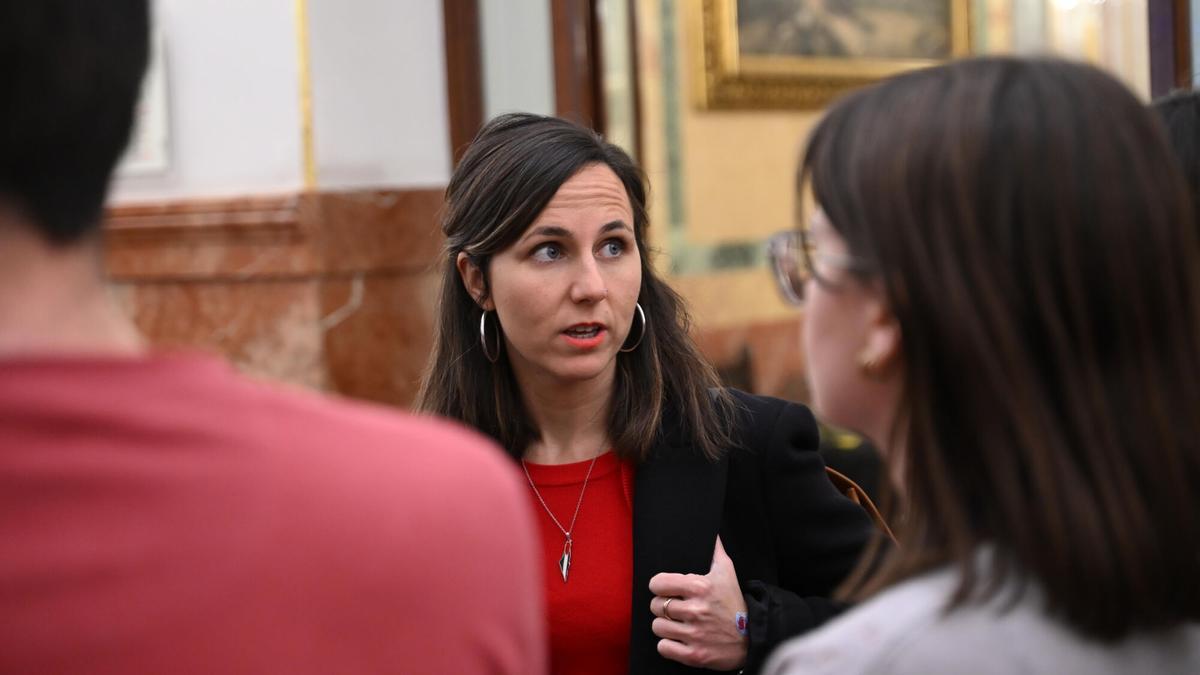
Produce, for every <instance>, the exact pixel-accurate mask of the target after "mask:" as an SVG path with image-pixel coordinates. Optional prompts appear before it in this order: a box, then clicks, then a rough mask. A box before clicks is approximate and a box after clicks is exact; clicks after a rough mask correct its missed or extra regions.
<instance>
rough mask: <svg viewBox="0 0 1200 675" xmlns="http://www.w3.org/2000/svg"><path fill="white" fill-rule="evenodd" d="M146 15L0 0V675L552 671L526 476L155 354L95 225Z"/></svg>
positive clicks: (140, 65)
mask: <svg viewBox="0 0 1200 675" xmlns="http://www.w3.org/2000/svg"><path fill="white" fill-rule="evenodd" d="M148 30H149V9H148V3H147V2H146V0H106V1H105V2H102V3H101V2H89V1H85V0H38V1H37V2H26V1H22V0H0V82H3V83H4V85H5V91H4V92H3V95H2V96H0V541H3V542H4V543H3V551H4V552H3V554H2V555H0V672H6V673H25V674H36V673H77V672H87V673H123V674H138V673H156V674H157V673H291V674H296V673H313V674H316V673H334V672H343V673H392V672H428V673H512V674H517V673H521V674H524V673H543V672H545V659H546V656H545V648H546V647H545V638H544V636H543V631H544V627H543V626H542V620H541V616H540V613H539V611H540V606H541V597H540V593H541V583H540V579H539V578H538V576H537V573H536V571H535V570H536V567H535V564H534V559H533V555H534V550H535V549H534V546H535V539H534V529H533V528H534V521H533V520H532V515H531V514H530V512H529V505H528V503H527V499H526V497H525V495H524V493H523V492H522V489H523V488H522V485H521V483H519V482H518V476H517V472H516V471H515V470H514V468H513V467H512V466H511V463H509V462H507V461H506V460H505V459H504V458H503V457H502V456H501V454H500V453H499V452H498V451H497V450H496V449H495V448H494V447H492V446H491V444H490V443H489V442H487V441H485V440H483V439H482V438H481V437H479V436H477V435H476V434H474V433H473V432H470V431H466V430H463V429H459V428H455V427H451V426H449V425H448V424H446V423H441V422H435V421H432V420H419V419H415V418H411V417H406V416H402V415H399V414H396V413H393V412H389V411H386V410H384V409H382V408H376V407H371V406H367V405H356V404H350V403H342V402H333V401H328V400H324V399H322V398H320V397H318V396H315V395H310V394H303V393H298V392H285V391H282V390H279V389H276V388H274V387H271V386H267V385H263V384H258V383H253V382H250V381H247V380H245V379H243V378H241V377H239V376H237V375H236V374H234V373H233V372H232V371H231V370H230V369H229V368H228V367H226V366H225V365H224V364H222V363H221V362H219V361H216V360H213V359H210V358H207V357H200V356H192V355H184V354H176V355H161V354H155V353H152V352H151V351H149V350H148V349H147V347H146V345H145V344H144V343H143V341H142V339H141V338H140V337H139V335H138V333H137V331H136V330H135V329H134V328H133V326H132V325H131V324H130V322H129V321H128V320H127V319H126V318H125V317H124V316H123V315H122V313H121V312H120V311H119V310H118V309H117V308H116V307H115V306H114V305H113V304H112V302H111V301H110V300H109V298H108V296H107V292H106V289H105V284H104V281H103V276H102V275H103V270H102V264H101V249H100V236H99V229H100V228H99V223H100V220H101V212H102V206H103V203H104V200H105V194H106V191H107V187H108V183H109V180H110V178H111V174H112V170H113V167H114V165H115V163H116V161H117V159H118V157H119V156H120V154H121V152H122V150H123V149H124V147H125V144H126V141H127V140H128V137H129V133H130V127H131V125H132V121H133V111H134V105H135V102H136V99H137V96H138V91H139V85H140V82H141V77H142V73H143V71H144V69H145V65H146V59H147V41H148V40H147V34H148Z"/></svg>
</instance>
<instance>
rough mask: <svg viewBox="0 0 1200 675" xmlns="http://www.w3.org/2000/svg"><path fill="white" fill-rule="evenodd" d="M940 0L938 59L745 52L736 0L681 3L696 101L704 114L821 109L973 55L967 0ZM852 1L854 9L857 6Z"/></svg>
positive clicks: (781, 0) (798, 0)
mask: <svg viewBox="0 0 1200 675" xmlns="http://www.w3.org/2000/svg"><path fill="white" fill-rule="evenodd" d="M746 1H749V2H752V3H757V4H758V6H761V5H762V3H763V0H743V2H746ZM769 1H770V2H773V4H774V6H775V7H778V6H779V5H786V4H787V1H785V0H769ZM791 1H793V2H795V5H796V7H797V8H798V9H801V10H804V9H807V8H808V7H810V6H811V5H810V4H809V3H805V2H804V1H803V0H791ZM937 1H940V2H944V3H945V5H946V15H947V18H948V22H949V25H948V26H946V28H945V30H946V33H947V34H948V37H949V45H948V49H946V48H945V47H944V46H943V47H942V49H943V50H944V52H946V53H944V54H943V55H942V57H941V58H929V57H928V54H926V55H924V57H918V56H913V55H899V56H894V55H889V56H888V57H886V58H881V57H878V56H812V55H803V56H802V55H795V54H770V53H766V54H762V53H760V54H753V53H744V51H743V50H742V49H741V45H740V40H741V38H742V36H741V34H740V30H741V29H740V27H739V23H738V0H684V2H685V3H686V5H687V7H688V10H689V16H688V22H689V26H688V28H689V32H690V37H691V38H693V39H692V42H693V45H694V46H695V47H696V48H695V49H693V54H694V59H693V64H694V67H693V69H692V70H693V72H692V82H693V87H692V89H693V93H694V96H693V98H694V102H695V104H696V105H697V106H698V107H699V108H701V109H726V110H728V109H813V108H821V107H824V106H825V105H827V104H828V103H829V101H830V100H832V99H833V98H834V97H836V96H837V95H839V94H841V93H843V92H845V91H847V90H849V89H853V88H855V87H860V86H863V85H865V84H870V83H871V82H874V81H876V80H879V79H881V78H884V77H889V76H891V75H895V74H897V73H901V72H904V71H907V70H912V69H915V68H922V67H927V66H931V65H936V64H938V63H942V62H944V61H946V60H947V59H949V58H958V57H962V56H967V55H969V54H970V29H969V26H970V9H971V8H970V0H930V2H937ZM848 4H849V5H850V6H851V7H853V5H854V4H855V3H854V2H850V3H848ZM862 4H863V5H864V6H871V7H874V8H875V11H876V12H884V11H891V12H893V13H895V12H896V11H897V10H896V9H895V7H896V6H899V5H900V3H896V5H893V6H892V7H881V5H883V3H881V2H880V1H879V0H875V1H871V0H866V1H865V2H863V3H862ZM841 5H842V6H845V5H847V3H846V2H842V3H841ZM850 11H855V10H854V9H851V10H850ZM864 11H866V10H864ZM838 18H839V19H841V18H842V17H838ZM827 32H830V33H832V31H827ZM943 37H945V36H943ZM941 44H943V45H944V41H943V43H941ZM839 46H840V45H839Z"/></svg>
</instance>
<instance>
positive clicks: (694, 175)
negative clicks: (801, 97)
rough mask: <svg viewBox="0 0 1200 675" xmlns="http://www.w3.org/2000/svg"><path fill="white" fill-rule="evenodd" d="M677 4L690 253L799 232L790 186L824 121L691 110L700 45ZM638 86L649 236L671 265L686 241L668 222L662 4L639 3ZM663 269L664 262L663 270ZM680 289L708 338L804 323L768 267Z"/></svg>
mask: <svg viewBox="0 0 1200 675" xmlns="http://www.w3.org/2000/svg"><path fill="white" fill-rule="evenodd" d="M689 1H692V0H681V1H679V2H676V3H675V7H676V12H675V16H674V17H672V19H673V21H674V24H675V30H676V36H677V39H676V49H675V54H674V58H675V62H676V67H677V82H676V87H675V93H676V95H677V100H678V112H679V116H678V124H679V133H680V139H681V148H680V150H681V164H680V180H681V186H682V193H683V207H684V223H683V228H682V235H683V239H684V241H685V242H686V244H685V245H714V244H720V243H729V242H739V241H746V240H750V239H754V240H760V241H761V240H765V239H766V238H767V237H768V236H769V235H770V234H771V233H773V232H776V231H778V230H781V229H784V228H787V227H791V226H792V224H793V219H792V212H793V198H792V182H793V176H794V173H795V168H796V162H797V159H798V155H799V151H800V149H801V148H802V147H803V141H804V138H805V137H806V135H807V134H808V132H809V131H810V129H811V128H812V126H813V124H814V123H815V121H816V119H817V118H818V113H813V112H802V111H795V112H792V111H783V112H780V111H762V112H759V111H736V112H729V111H704V110H699V109H697V108H696V106H695V105H694V104H693V103H692V91H691V86H693V85H692V80H691V77H692V73H693V70H692V66H693V58H692V57H693V54H692V53H691V51H690V50H692V49H695V48H696V47H697V46H698V45H697V42H696V40H697V39H698V36H696V35H694V34H691V33H690V32H689V30H688V28H689V26H687V25H686V23H687V22H686V19H685V16H684V14H685V12H684V11H683V9H684V7H683V5H684V3H685V2H689ZM637 4H638V11H639V15H638V29H639V30H638V33H639V35H638V39H639V45H638V46H639V56H640V59H639V60H640V63H639V68H640V70H639V77H640V79H641V92H642V125H643V126H642V138H643V143H642V153H641V154H642V162H643V166H644V167H645V169H646V171H647V174H648V176H649V179H650V183H651V223H652V227H651V230H652V232H653V235H652V236H653V237H654V242H655V245H657V246H658V247H660V248H661V249H662V250H663V252H664V253H665V254H666V255H667V256H670V255H671V254H672V253H678V251H677V250H673V249H676V248H677V247H678V242H672V241H670V238H669V237H668V236H667V232H668V230H669V224H670V218H669V213H668V205H667V201H668V192H669V181H670V175H669V171H668V169H667V166H668V165H667V156H666V134H665V132H664V129H665V127H666V123H667V120H666V119H665V114H666V110H665V104H666V101H665V95H664V91H663V87H664V73H663V58H662V57H663V54H662V51H661V50H662V28H663V26H662V22H661V17H660V12H661V3H660V2H639V3H637ZM660 262H665V261H660ZM671 281H672V284H673V285H674V286H675V288H676V289H678V290H679V291H680V292H682V293H683V294H684V295H685V297H687V299H688V300H689V302H690V303H691V306H692V310H693V312H694V315H695V317H696V319H697V323H698V326H699V328H700V329H701V330H707V329H721V328H729V327H734V326H741V325H746V324H753V323H760V322H778V321H781V320H788V319H790V318H795V317H796V316H797V314H796V312H795V310H794V309H792V308H790V307H788V306H786V305H785V304H784V303H783V302H782V301H781V300H780V299H779V298H778V297H777V294H776V292H775V290H774V286H773V281H772V278H771V276H770V274H769V272H768V270H767V269H766V268H765V267H762V266H759V267H756V268H753V269H741V270H733V271H718V272H701V273H692V272H688V273H684V274H680V275H676V276H673V277H672V279H671Z"/></svg>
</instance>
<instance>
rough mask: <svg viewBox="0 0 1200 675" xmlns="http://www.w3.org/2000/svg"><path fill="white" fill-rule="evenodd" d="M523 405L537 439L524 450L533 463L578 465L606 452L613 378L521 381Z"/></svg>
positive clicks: (526, 457) (609, 376)
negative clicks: (568, 381)
mask: <svg viewBox="0 0 1200 675" xmlns="http://www.w3.org/2000/svg"><path fill="white" fill-rule="evenodd" d="M518 380H519V381H521V380H524V381H521V382H520V384H521V391H522V394H523V396H524V400H525V406H526V409H527V410H528V412H529V415H530V416H531V417H532V418H533V421H534V423H535V424H537V427H538V429H539V430H540V431H541V438H540V439H539V440H537V441H535V442H534V443H533V444H531V445H530V446H529V447H528V448H526V450H525V455H524V457H525V459H526V460H528V461H530V462H533V463H535V464H569V463H571V462H582V461H584V460H588V459H591V458H593V457H596V456H597V455H600V454H603V453H604V452H606V451H607V450H609V449H610V448H609V445H610V440H609V438H608V414H609V407H610V404H611V402H612V391H613V376H612V373H609V374H608V376H607V377H597V378H593V379H591V380H584V381H578V382H570V383H561V382H553V381H546V380H542V379H540V378H521V377H519V376H518Z"/></svg>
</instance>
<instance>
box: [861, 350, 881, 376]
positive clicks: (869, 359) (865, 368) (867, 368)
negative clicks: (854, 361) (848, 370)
mask: <svg viewBox="0 0 1200 675" xmlns="http://www.w3.org/2000/svg"><path fill="white" fill-rule="evenodd" d="M878 365H879V364H878V362H877V361H876V360H875V357H873V356H867V355H866V354H865V353H863V354H859V355H858V368H859V370H861V371H862V374H863V375H866V376H868V377H872V376H874V375H875V368H876V366H878Z"/></svg>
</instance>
